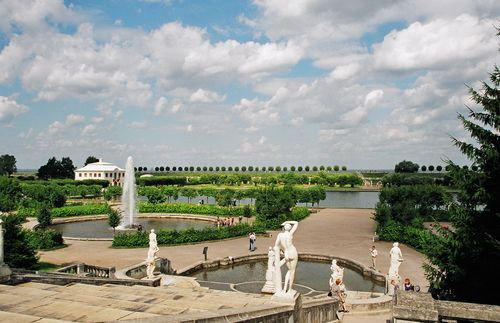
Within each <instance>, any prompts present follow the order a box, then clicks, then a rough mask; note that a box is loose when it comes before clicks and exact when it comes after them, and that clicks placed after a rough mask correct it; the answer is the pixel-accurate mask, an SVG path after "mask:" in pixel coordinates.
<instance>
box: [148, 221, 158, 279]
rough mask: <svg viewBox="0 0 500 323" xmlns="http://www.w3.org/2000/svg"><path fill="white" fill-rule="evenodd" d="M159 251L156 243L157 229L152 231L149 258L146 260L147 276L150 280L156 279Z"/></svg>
mask: <svg viewBox="0 0 500 323" xmlns="http://www.w3.org/2000/svg"><path fill="white" fill-rule="evenodd" d="M159 250H160V248H158V242H157V241H156V233H155V229H151V233H150V234H149V250H148V258H147V259H146V276H147V277H148V278H149V279H152V278H154V271H155V267H156V264H155V260H156V253H157V252H158V251H159Z"/></svg>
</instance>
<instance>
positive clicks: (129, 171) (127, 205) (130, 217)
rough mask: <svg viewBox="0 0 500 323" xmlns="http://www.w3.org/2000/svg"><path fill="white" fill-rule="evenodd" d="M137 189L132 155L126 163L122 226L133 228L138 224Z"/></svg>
mask: <svg viewBox="0 0 500 323" xmlns="http://www.w3.org/2000/svg"><path fill="white" fill-rule="evenodd" d="M136 200H137V191H136V188H135V173H134V160H133V159H132V156H129V157H128V158H127V163H126V164H125V178H124V179H123V192H122V210H123V216H122V220H121V223H120V228H133V227H134V226H136V225H137V223H136V222H135V219H136V217H137V206H136Z"/></svg>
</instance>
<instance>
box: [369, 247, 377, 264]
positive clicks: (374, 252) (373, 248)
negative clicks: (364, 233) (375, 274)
mask: <svg viewBox="0 0 500 323" xmlns="http://www.w3.org/2000/svg"><path fill="white" fill-rule="evenodd" d="M370 255H371V256H372V268H373V269H377V261H376V260H377V256H378V251H377V249H375V246H372V247H371V249H370Z"/></svg>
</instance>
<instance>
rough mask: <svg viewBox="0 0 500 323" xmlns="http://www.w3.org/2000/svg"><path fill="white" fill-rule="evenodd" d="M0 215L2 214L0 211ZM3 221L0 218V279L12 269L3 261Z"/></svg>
mask: <svg viewBox="0 0 500 323" xmlns="http://www.w3.org/2000/svg"><path fill="white" fill-rule="evenodd" d="M0 215H2V212H0ZM2 224H3V221H2V219H1V218H0V280H2V278H4V277H7V276H9V275H10V274H11V273H12V271H11V270H10V268H9V266H7V264H6V263H4V262H3V259H4V258H3V255H4V253H3V225H2Z"/></svg>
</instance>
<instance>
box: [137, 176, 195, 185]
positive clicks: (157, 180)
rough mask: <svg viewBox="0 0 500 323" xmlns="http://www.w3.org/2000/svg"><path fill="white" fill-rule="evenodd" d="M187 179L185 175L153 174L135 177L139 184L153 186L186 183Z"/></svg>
mask: <svg viewBox="0 0 500 323" xmlns="http://www.w3.org/2000/svg"><path fill="white" fill-rule="evenodd" d="M186 184H188V183H187V179H186V177H185V176H153V177H140V178H138V179H137V185H139V186H155V185H186Z"/></svg>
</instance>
